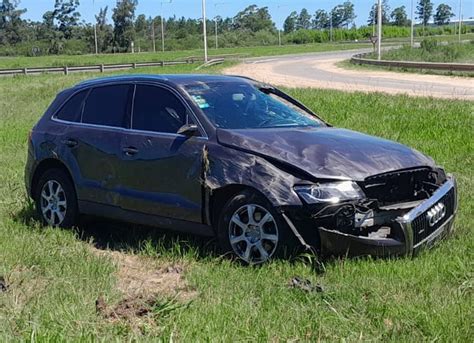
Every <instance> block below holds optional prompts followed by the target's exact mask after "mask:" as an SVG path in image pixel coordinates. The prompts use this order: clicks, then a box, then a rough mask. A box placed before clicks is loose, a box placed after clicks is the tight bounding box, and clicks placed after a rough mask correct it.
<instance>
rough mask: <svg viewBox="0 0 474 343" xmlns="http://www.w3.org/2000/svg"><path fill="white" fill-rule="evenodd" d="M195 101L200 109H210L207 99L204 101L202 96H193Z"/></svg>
mask: <svg viewBox="0 0 474 343" xmlns="http://www.w3.org/2000/svg"><path fill="white" fill-rule="evenodd" d="M192 97H193V99H194V101H195V102H196V104H197V105H198V106H199V108H201V109H204V108H209V104H208V103H207V101H206V99H204V98H203V97H202V96H200V95H192Z"/></svg>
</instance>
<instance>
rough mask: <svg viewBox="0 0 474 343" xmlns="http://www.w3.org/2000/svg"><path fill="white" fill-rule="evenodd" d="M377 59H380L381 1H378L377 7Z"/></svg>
mask: <svg viewBox="0 0 474 343" xmlns="http://www.w3.org/2000/svg"><path fill="white" fill-rule="evenodd" d="M377 7H378V9H377V24H378V26H377V59H378V60H379V61H380V60H381V59H382V0H378V5H377Z"/></svg>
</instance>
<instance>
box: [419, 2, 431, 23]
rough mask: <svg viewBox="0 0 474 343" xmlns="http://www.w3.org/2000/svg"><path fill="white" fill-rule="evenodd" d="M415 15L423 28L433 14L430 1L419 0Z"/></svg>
mask: <svg viewBox="0 0 474 343" xmlns="http://www.w3.org/2000/svg"><path fill="white" fill-rule="evenodd" d="M416 14H417V15H418V19H421V22H422V23H423V27H425V26H426V25H427V24H428V21H429V20H430V18H431V15H432V14H433V3H432V2H431V1H430V0H420V2H419V3H418V5H416Z"/></svg>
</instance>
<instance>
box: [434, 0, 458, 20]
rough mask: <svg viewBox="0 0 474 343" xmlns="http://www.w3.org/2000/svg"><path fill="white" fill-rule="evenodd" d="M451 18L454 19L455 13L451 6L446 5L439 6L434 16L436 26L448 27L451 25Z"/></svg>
mask: <svg viewBox="0 0 474 343" xmlns="http://www.w3.org/2000/svg"><path fill="white" fill-rule="evenodd" d="M451 17H454V13H453V10H452V8H451V6H449V5H446V4H439V6H438V8H437V9H436V13H435V15H434V22H435V24H436V25H446V24H449V21H450V20H451Z"/></svg>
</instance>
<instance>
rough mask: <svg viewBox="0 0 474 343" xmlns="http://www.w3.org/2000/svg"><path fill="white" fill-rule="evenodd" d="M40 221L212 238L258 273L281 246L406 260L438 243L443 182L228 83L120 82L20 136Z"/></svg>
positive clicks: (66, 97)
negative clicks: (133, 226)
mask: <svg viewBox="0 0 474 343" xmlns="http://www.w3.org/2000/svg"><path fill="white" fill-rule="evenodd" d="M25 179H26V186H27V190H28V193H29V195H30V196H31V197H32V198H33V199H34V200H35V202H36V207H37V210H38V212H39V215H40V216H41V218H42V220H43V221H44V222H45V223H46V224H49V225H52V226H65V227H67V226H72V225H74V224H75V222H76V220H77V218H78V215H79V214H92V215H98V216H103V217H108V218H113V219H118V220H123V221H127V222H133V223H139V224H145V225H152V226H159V227H164V228H169V229H173V230H182V231H187V232H192V233H196V234H200V235H216V236H217V237H218V240H219V242H220V245H221V246H222V247H223V249H224V250H225V251H230V252H232V253H233V254H235V255H236V256H237V257H239V258H240V259H241V260H243V261H245V262H248V263H261V262H264V261H266V260H268V259H269V258H271V257H272V256H274V255H275V254H277V253H279V252H280V251H282V250H283V248H284V247H285V246H286V245H287V244H288V243H289V242H290V241H292V240H295V241H296V239H295V237H296V238H297V239H298V240H299V241H300V242H301V243H302V244H305V245H312V246H315V247H317V248H318V249H320V251H321V252H322V253H333V254H346V253H349V254H356V255H360V254H373V255H399V254H411V253H413V252H414V251H416V250H417V249H418V248H419V247H421V246H424V245H427V244H431V243H432V242H434V241H436V240H437V239H438V238H440V237H442V236H444V235H445V234H446V233H447V232H449V231H450V229H451V227H452V223H453V220H454V216H455V212H456V208H457V201H456V183H455V180H454V178H453V177H452V176H450V175H446V174H445V172H444V170H443V169H442V168H440V167H437V166H436V165H435V164H434V162H433V161H432V159H430V158H428V157H426V156H424V155H423V154H421V153H419V152H417V151H415V150H413V149H410V148H408V147H406V146H404V145H401V144H398V143H395V142H391V141H387V140H384V139H380V138H376V137H372V136H368V135H364V134H361V133H357V132H354V131H349V130H344V129H338V128H333V127H331V126H330V125H328V124H327V123H325V122H324V121H323V120H321V119H320V118H318V117H317V116H316V115H315V114H314V113H313V112H312V111H311V110H309V109H308V108H307V107H305V106H304V105H302V104H301V103H300V102H298V101H296V100H294V99H293V98H291V97H290V96H288V95H287V94H285V93H283V92H282V91H280V90H278V89H276V88H274V87H271V86H269V85H266V84H261V83H258V82H256V81H253V80H250V79H246V78H241V77H229V76H206V75H169V76H123V77H112V78H105V79H98V80H91V81H86V82H83V83H80V84H78V85H76V86H75V87H73V88H70V89H67V90H65V91H63V92H61V93H60V94H59V95H58V96H57V98H56V99H55V100H54V101H53V103H52V104H51V106H50V107H49V108H48V110H47V111H46V113H45V114H44V115H43V117H42V118H41V119H40V121H39V122H38V124H36V126H35V127H34V128H33V130H32V132H31V135H30V139H29V144H28V162H27V165H26V175H25Z"/></svg>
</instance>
